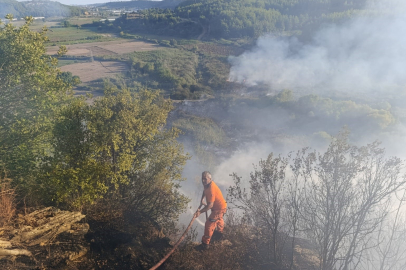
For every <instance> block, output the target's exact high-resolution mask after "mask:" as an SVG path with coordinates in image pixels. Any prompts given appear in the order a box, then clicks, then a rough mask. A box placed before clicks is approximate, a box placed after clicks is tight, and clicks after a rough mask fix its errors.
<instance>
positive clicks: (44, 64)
mask: <svg viewBox="0 0 406 270" xmlns="http://www.w3.org/2000/svg"><path fill="white" fill-rule="evenodd" d="M7 19H9V20H11V19H12V16H11V15H8V16H7ZM31 22H32V18H26V23H25V24H24V25H23V26H21V27H20V28H17V27H15V26H13V25H12V24H6V25H5V27H4V28H2V29H1V30H0V81H1V84H0V115H1V118H0V159H1V163H2V166H4V168H5V169H6V170H7V171H8V172H9V176H10V178H12V179H13V180H14V181H16V182H17V183H19V184H20V188H24V187H26V188H28V186H27V185H28V182H29V180H30V179H32V178H33V177H34V175H35V171H36V168H37V165H38V161H39V158H40V157H41V156H43V155H44V154H46V153H47V151H49V147H50V144H49V143H50V136H51V130H52V125H53V120H54V119H53V115H54V113H55V112H56V111H57V110H58V108H59V107H60V106H61V104H63V103H64V102H65V101H66V100H68V99H69V97H70V95H69V90H70V88H69V85H67V84H66V83H64V82H63V80H61V79H60V78H59V77H58V74H59V70H58V69H57V67H56V66H57V60H56V59H55V58H52V57H50V56H47V55H46V54H45V46H44V42H45V41H47V40H48V39H47V37H46V29H45V28H44V29H43V30H42V31H40V32H35V31H31V30H30V29H29V25H30V24H31ZM67 93H68V94H67ZM23 179H24V181H22V180H23Z"/></svg>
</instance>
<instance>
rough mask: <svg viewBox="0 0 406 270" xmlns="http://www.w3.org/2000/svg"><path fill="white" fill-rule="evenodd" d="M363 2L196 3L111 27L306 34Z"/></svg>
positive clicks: (177, 32)
mask: <svg viewBox="0 0 406 270" xmlns="http://www.w3.org/2000/svg"><path fill="white" fill-rule="evenodd" d="M364 4H365V0H358V1H344V0H329V1H324V0H319V1H318V0H305V1H297V0H283V1H281V0H250V1H242V0H231V1H223V0H220V1H218V0H198V1H185V2H182V3H181V4H180V5H179V6H178V7H177V8H176V9H175V10H169V9H148V10H142V11H139V12H138V13H137V14H126V15H123V17H122V18H121V19H118V20H116V21H115V22H114V23H113V25H114V26H115V27H119V28H120V29H121V30H124V31H128V32H141V33H147V32H149V33H156V34H165V35H171V36H178V37H194V38H196V37H197V36H198V35H199V34H201V33H202V32H203V33H206V34H207V35H208V36H209V37H212V38H239V37H250V38H256V37H259V36H260V35H262V34H264V33H269V32H284V31H289V32H292V31H304V30H305V31H306V30H308V29H309V28H314V27H315V26H316V25H320V24H322V23H326V22H327V23H328V22H331V21H338V20H341V19H343V18H348V17H351V16H353V15H354V13H356V11H360V10H361V9H362V8H363V7H364Z"/></svg>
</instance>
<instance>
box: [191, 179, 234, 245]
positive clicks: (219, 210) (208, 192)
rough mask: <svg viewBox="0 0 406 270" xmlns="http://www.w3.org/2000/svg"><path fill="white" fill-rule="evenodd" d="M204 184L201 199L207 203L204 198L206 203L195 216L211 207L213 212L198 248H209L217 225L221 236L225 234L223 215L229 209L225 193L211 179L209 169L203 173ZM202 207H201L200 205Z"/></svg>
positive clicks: (202, 202) (202, 203)
mask: <svg viewBox="0 0 406 270" xmlns="http://www.w3.org/2000/svg"><path fill="white" fill-rule="evenodd" d="M202 184H203V186H204V190H203V195H202V199H201V205H200V206H202V205H205V203H204V199H205V198H206V203H207V204H206V205H205V207H204V208H203V209H201V210H197V211H196V213H195V217H198V216H199V215H200V214H201V213H204V212H207V211H208V210H210V209H211V214H210V216H209V218H208V219H207V220H206V224H205V226H204V235H203V237H202V244H201V245H200V246H198V249H207V248H208V247H209V243H210V239H211V237H212V235H213V232H214V230H215V229H216V227H217V232H219V234H220V238H221V237H222V235H223V229H224V220H223V216H224V214H225V213H226V210H227V203H226V200H224V197H223V194H222V193H221V191H220V189H219V187H218V186H217V185H216V183H214V182H213V180H212V179H211V174H210V172H208V171H204V172H203V173H202ZM199 209H200V207H199Z"/></svg>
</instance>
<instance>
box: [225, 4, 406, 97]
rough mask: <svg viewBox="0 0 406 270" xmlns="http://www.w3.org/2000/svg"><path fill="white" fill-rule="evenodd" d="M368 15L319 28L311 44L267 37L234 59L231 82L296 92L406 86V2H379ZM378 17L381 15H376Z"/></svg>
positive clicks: (362, 90) (375, 89)
mask: <svg viewBox="0 0 406 270" xmlns="http://www.w3.org/2000/svg"><path fill="white" fill-rule="evenodd" d="M368 10H369V12H366V13H365V14H364V15H360V16H359V17H358V18H354V19H351V20H350V21H348V22H346V23H343V24H341V25H329V26H325V27H323V28H322V29H321V30H319V31H318V32H317V33H316V34H315V35H314V37H313V38H312V42H311V43H310V44H304V43H302V42H300V41H299V40H298V39H296V38H277V37H273V36H270V35H268V36H264V37H261V38H259V39H258V41H257V45H256V46H255V47H254V48H253V49H252V50H250V51H248V52H246V53H244V54H242V55H241V56H239V57H234V58H230V62H231V64H232V68H231V73H230V79H231V80H233V81H237V82H242V81H244V80H245V82H246V83H247V84H256V83H266V84H269V85H271V87H272V88H275V89H283V88H289V89H292V90H295V91H300V90H305V91H306V92H307V91H311V90H314V89H316V90H317V89H324V90H328V91H334V90H335V91H337V90H340V91H346V92H349V91H351V92H353V91H360V92H366V91H371V90H373V91H374V92H376V91H378V92H379V91H386V90H387V88H388V87H393V86H404V85H405V84H406V76H404V74H405V72H406V64H405V63H406V54H405V53H404V47H405V45H406V37H405V36H404V35H403V34H402V33H404V32H406V13H405V12H404V11H405V4H404V3H401V2H398V1H392V2H390V1H389V3H388V1H386V2H383V1H381V2H377V3H375V4H374V5H373V6H371V7H369V8H368ZM378 10H379V11H380V12H379V15H378V14H377V11H378Z"/></svg>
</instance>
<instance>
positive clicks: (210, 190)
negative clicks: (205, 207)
mask: <svg viewBox="0 0 406 270" xmlns="http://www.w3.org/2000/svg"><path fill="white" fill-rule="evenodd" d="M204 194H205V195H206V203H211V202H214V200H215V197H214V192H213V187H212V185H211V186H210V187H209V188H208V189H207V190H205V191H204Z"/></svg>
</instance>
